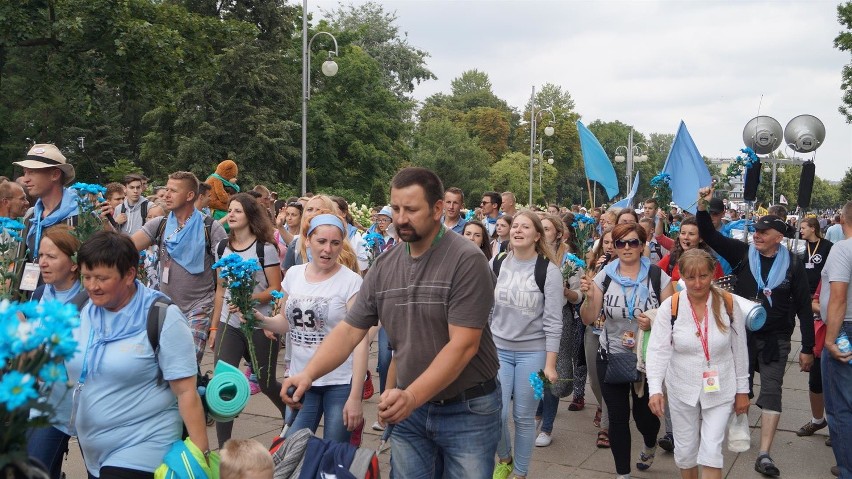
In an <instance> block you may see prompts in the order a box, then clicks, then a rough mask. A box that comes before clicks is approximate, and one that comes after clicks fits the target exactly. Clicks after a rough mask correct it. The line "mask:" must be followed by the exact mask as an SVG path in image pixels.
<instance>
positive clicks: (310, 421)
mask: <svg viewBox="0 0 852 479" xmlns="http://www.w3.org/2000/svg"><path fill="white" fill-rule="evenodd" d="M351 389H352V388H351V387H350V385H349V384H335V385H333V386H314V387H312V388H310V389H308V392H307V393H305V402H304V404H303V405H302V409H300V410H299V413H298V414H297V415H296V419H295V420H294V421H293V425H292V426H291V427H290V429H288V430H287V435H286V437H290V436H292V435H293V433H294V432H296V431H298V430H299V429H305V428H307V429H310V430H311V431H312V432H317V427H319V423H320V419H322V418H324V421H323V433H322V437H323V439H329V440H331V441H335V442H343V443H347V444H348V443H349V438H350V435H351V433H350V432H349V431H347V430H346V426H344V425H343V406H344V405H346V400H347V399H349V391H350V390H351Z"/></svg>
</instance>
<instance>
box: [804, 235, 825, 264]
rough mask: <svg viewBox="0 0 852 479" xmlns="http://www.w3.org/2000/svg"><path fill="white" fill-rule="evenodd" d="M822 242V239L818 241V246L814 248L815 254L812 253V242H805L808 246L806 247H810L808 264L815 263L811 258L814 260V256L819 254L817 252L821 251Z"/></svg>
mask: <svg viewBox="0 0 852 479" xmlns="http://www.w3.org/2000/svg"><path fill="white" fill-rule="evenodd" d="M820 241H822V239H821V238H820V239H817V244H816V246H814V249H813V253H811V242H810V241H805V244H806V245H807V247H808V263H813V261H811V258H813V257H814V255H815V254H817V251H819V243H820Z"/></svg>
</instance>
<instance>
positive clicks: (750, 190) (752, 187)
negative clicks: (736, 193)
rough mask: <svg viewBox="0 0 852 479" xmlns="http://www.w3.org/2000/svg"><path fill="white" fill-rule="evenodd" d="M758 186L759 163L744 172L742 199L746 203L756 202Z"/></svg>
mask: <svg viewBox="0 0 852 479" xmlns="http://www.w3.org/2000/svg"><path fill="white" fill-rule="evenodd" d="M759 185H760V162H759V161H758V162H757V163H755V164H753V165H751V168H749V169H747V170H746V177H745V186H743V199H744V200H746V201H755V200H757V187H758V186H759Z"/></svg>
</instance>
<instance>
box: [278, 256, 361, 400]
mask: <svg viewBox="0 0 852 479" xmlns="http://www.w3.org/2000/svg"><path fill="white" fill-rule="evenodd" d="M305 268H307V265H306V264H299V265H295V266H293V267H292V268H290V269H289V270H287V274H286V275H285V276H284V280H283V281H281V290H282V291H283V292H284V294H286V295H287V303H286V305H285V306H284V315H285V316H286V317H287V321H288V322H289V323H290V344H291V354H292V356H291V359H290V374H296V373H298V372H301V371H302V370H303V369H305V366H306V365H307V364H308V361H310V359H311V358H312V357H313V356H314V353H316V351H317V348H319V345H320V343H321V342H322V341H323V339H325V337H326V335H328V333H330V332H331V330H332V329H333V328H334V327H335V326H337V323H339V322H341V321H343V318H345V317H346V303H347V302H349V300H350V299H352V297H353V296H355V295H356V294H357V293H358V290H359V289H360V288H361V281H362V280H361V276H360V275H359V274H357V273H355V272H354V271H352V270H350V269H349V268H346V267H341V268H340V269H339V270H338V271H337V273H335V274H334V276H332V277H331V278H328V279H327V280H325V281H321V282H319V283H311V282H309V281H308V280H307V278H306V277H305ZM351 380H352V355H351V354H350V355H349V358H348V359H347V360H346V361H345V362H344V363H343V364H341V365H340V366H339V367H338V368H337V369H335V370H334V371H332V372H330V373H328V374H326V375H325V376H323V377H321V378H319V379H317V380H316V381H314V386H331V385H335V384H349V382H350V381H351Z"/></svg>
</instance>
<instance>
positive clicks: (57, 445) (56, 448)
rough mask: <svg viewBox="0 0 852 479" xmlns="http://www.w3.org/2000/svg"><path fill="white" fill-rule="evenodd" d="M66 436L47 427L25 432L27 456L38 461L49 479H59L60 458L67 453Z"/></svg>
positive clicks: (53, 428)
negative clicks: (45, 470) (44, 468)
mask: <svg viewBox="0 0 852 479" xmlns="http://www.w3.org/2000/svg"><path fill="white" fill-rule="evenodd" d="M70 438H71V436H69V435H68V434H65V433H64V432H62V431H60V430H59V429H56V428H55V427H52V426H48V427H42V428H38V429H30V430H28V431H27V454H29V456H30V457H31V458H33V459H38V460H39V462H41V463H42V464H43V465H44V467H46V468H47V471H48V472H49V473H50V478H51V479H59V477H60V476H61V474H62V456H63V455H65V454H66V453H67V452H68V440H69V439H70Z"/></svg>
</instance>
